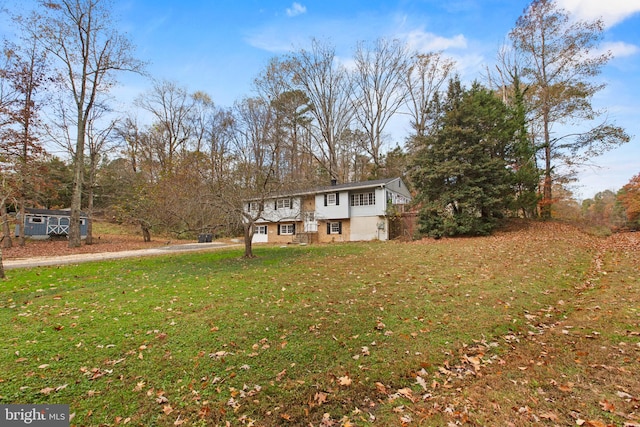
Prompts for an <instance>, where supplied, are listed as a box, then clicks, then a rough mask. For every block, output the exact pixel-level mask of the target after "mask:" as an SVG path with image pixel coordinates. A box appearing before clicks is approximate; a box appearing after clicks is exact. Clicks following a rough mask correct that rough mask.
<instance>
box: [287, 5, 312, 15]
mask: <svg viewBox="0 0 640 427" xmlns="http://www.w3.org/2000/svg"><path fill="white" fill-rule="evenodd" d="M303 13H307V7H306V6H303V5H301V4H300V3H297V2H294V3H293V4H292V5H291V7H288V8H287V16H289V17H294V16H298V15H302V14H303Z"/></svg>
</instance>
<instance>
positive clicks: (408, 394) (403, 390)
mask: <svg viewBox="0 0 640 427" xmlns="http://www.w3.org/2000/svg"><path fill="white" fill-rule="evenodd" d="M398 394H399V395H400V396H402V397H406V398H407V399H409V400H410V401H412V402H413V401H414V399H413V392H412V391H411V389H410V388H409V387H405V388H401V389H399V390H398Z"/></svg>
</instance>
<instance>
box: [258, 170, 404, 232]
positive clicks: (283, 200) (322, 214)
mask: <svg viewBox="0 0 640 427" xmlns="http://www.w3.org/2000/svg"><path fill="white" fill-rule="evenodd" d="M410 201H411V194H410V193H409V190H408V189H407V186H406V184H405V183H404V182H403V181H402V179H401V178H390V179H380V180H375V181H364V182H356V183H350V184H336V183H335V182H332V185H330V186H326V187H320V188H316V189H313V190H309V191H300V192H296V193H290V194H282V195H278V196H276V197H271V198H268V199H266V200H263V201H262V202H260V201H257V200H254V201H249V202H248V203H247V204H246V205H245V209H247V211H248V213H254V215H255V214H257V213H258V211H259V210H260V208H261V206H260V203H262V204H263V205H262V215H261V216H260V218H259V219H258V220H257V221H256V222H255V228H254V234H253V240H252V241H253V242H254V243H291V242H300V243H303V242H304V243H312V242H317V243H327V242H353V241H361V240H390V239H392V238H395V237H398V236H394V235H393V232H390V214H391V213H392V211H393V210H394V209H393V208H395V210H396V211H397V210H400V211H402V210H403V208H404V206H405V205H406V204H408V203H409V202H410Z"/></svg>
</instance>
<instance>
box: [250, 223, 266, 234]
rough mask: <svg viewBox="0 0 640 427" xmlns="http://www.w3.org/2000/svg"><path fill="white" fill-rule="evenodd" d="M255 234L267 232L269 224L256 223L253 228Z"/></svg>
mask: <svg viewBox="0 0 640 427" xmlns="http://www.w3.org/2000/svg"><path fill="white" fill-rule="evenodd" d="M253 233H254V234H267V226H266V225H256V226H255V228H254V229H253Z"/></svg>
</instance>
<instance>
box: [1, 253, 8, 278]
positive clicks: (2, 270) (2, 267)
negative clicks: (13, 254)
mask: <svg viewBox="0 0 640 427" xmlns="http://www.w3.org/2000/svg"><path fill="white" fill-rule="evenodd" d="M5 277H7V276H6V275H5V274H4V264H3V262H2V248H1V247H0V279H4V278H5Z"/></svg>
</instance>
